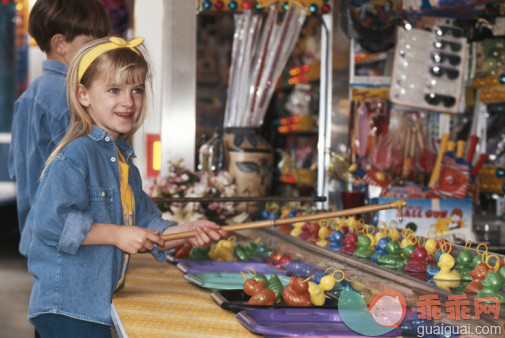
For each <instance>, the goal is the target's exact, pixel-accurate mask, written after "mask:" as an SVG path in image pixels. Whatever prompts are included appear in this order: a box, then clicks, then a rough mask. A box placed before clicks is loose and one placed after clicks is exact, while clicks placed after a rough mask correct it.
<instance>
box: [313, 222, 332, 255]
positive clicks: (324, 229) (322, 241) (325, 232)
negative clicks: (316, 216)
mask: <svg viewBox="0 0 505 338" xmlns="http://www.w3.org/2000/svg"><path fill="white" fill-rule="evenodd" d="M324 221H326V220H323V221H321V222H319V224H320V225H321V227H320V228H319V231H318V232H317V235H318V236H319V241H317V242H316V245H319V246H322V247H323V248H324V247H326V246H327V245H328V243H329V241H328V240H327V239H326V237H328V236H329V235H330V229H329V227H328V222H327V221H326V222H324Z"/></svg>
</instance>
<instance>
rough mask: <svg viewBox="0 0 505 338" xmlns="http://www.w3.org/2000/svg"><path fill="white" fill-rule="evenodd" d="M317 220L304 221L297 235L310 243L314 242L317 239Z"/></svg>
mask: <svg viewBox="0 0 505 338" xmlns="http://www.w3.org/2000/svg"><path fill="white" fill-rule="evenodd" d="M319 228H320V226H319V222H305V224H304V225H303V227H302V233H301V234H299V235H298V237H299V238H301V239H304V240H306V241H308V242H311V243H316V242H317V241H318V239H319V236H318V235H317V234H318V233H319Z"/></svg>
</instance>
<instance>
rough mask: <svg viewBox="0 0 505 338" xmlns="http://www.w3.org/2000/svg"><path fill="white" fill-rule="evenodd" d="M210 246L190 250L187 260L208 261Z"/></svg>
mask: <svg viewBox="0 0 505 338" xmlns="http://www.w3.org/2000/svg"><path fill="white" fill-rule="evenodd" d="M210 248H211V247H210V246H208V247H206V248H203V249H200V248H197V247H196V246H194V247H192V248H191V251H190V252H189V259H192V260H195V261H210V260H211V259H210V257H209V252H210Z"/></svg>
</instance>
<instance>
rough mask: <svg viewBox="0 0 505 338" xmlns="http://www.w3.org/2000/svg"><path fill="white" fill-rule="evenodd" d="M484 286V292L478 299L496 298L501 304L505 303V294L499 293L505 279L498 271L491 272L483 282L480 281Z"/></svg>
mask: <svg viewBox="0 0 505 338" xmlns="http://www.w3.org/2000/svg"><path fill="white" fill-rule="evenodd" d="M480 284H481V285H482V286H483V288H482V290H480V291H479V292H478V293H477V296H476V297H477V298H483V297H496V298H498V300H499V301H500V303H501V304H503V303H505V293H502V292H499V291H498V290H501V289H502V288H503V285H504V284H505V279H504V278H503V276H502V275H501V274H500V273H499V272H497V271H491V272H489V273H488V274H487V276H486V278H485V279H484V280H483V281H480Z"/></svg>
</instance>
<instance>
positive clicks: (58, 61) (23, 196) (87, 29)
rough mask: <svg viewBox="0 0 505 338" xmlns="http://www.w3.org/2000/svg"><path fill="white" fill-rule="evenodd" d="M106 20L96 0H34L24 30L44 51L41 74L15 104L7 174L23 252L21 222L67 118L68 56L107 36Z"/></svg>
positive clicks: (26, 237) (25, 236)
mask: <svg viewBox="0 0 505 338" xmlns="http://www.w3.org/2000/svg"><path fill="white" fill-rule="evenodd" d="M110 28H111V24H110V19H109V17H108V15H107V13H106V11H105V9H104V7H103V6H102V4H101V3H100V2H99V1H98V0H72V1H68V0H38V1H37V2H36V3H35V5H34V6H33V8H32V10H31V12H30V18H29V22H28V32H29V34H30V35H31V36H32V37H33V38H34V39H35V41H36V42H37V45H38V46H39V48H40V49H41V50H42V51H43V52H44V53H45V54H46V57H47V60H44V61H43V62H42V75H41V76H39V77H38V78H37V79H35V81H33V83H32V84H31V85H30V86H29V87H28V89H27V90H26V91H25V92H24V93H23V95H21V96H20V97H19V99H18V100H17V101H16V102H15V103H14V117H13V121H12V140H11V146H10V151H9V175H10V177H11V179H13V180H15V181H16V186H17V209H18V220H19V230H20V234H21V242H20V244H19V251H20V252H21V254H23V255H25V256H26V253H27V250H28V247H29V245H30V242H31V237H32V235H31V230H30V227H29V226H25V222H26V216H27V215H28V212H29V211H30V208H31V206H32V204H33V199H34V197H35V193H36V191H37V188H38V186H39V178H40V174H41V173H42V169H43V167H44V164H45V162H46V160H47V158H48V156H49V154H51V152H52V151H53V149H54V148H55V146H56V145H57V144H58V142H59V141H60V140H61V138H62V137H63V135H64V134H65V132H66V131H67V128H68V126H69V123H70V114H69V111H68V106H67V89H66V75H67V70H68V65H69V64H70V61H71V60H72V57H73V56H74V54H75V53H76V52H77V50H78V49H79V48H81V47H82V46H83V45H84V44H86V43H87V42H89V41H91V40H94V39H96V38H100V37H104V36H107V35H108V34H109V32H110Z"/></svg>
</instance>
